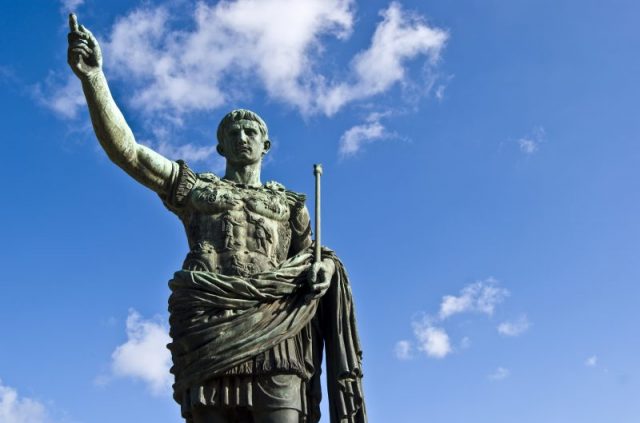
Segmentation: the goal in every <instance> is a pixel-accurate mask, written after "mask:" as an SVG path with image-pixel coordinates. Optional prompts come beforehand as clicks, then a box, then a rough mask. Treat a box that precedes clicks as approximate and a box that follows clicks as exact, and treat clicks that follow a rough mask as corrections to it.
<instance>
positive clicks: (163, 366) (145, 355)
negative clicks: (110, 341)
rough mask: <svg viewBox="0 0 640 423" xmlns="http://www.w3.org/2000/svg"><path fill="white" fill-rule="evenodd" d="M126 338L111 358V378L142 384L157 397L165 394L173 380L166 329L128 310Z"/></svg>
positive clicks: (159, 323) (160, 324)
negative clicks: (134, 380)
mask: <svg viewBox="0 0 640 423" xmlns="http://www.w3.org/2000/svg"><path fill="white" fill-rule="evenodd" d="M127 338H128V339H127V342H125V343H124V344H122V345H120V346H118V347H117V348H116V349H115V351H114V352H113V354H112V355H111V358H112V363H111V369H112V372H113V374H114V376H118V377H130V378H133V379H137V380H141V381H143V382H145V383H146V384H147V386H148V387H149V389H150V390H151V392H152V393H153V394H156V395H160V394H166V393H168V392H169V388H170V387H171V383H172V376H171V374H170V373H169V369H170V367H171V354H170V353H169V350H168V349H167V347H166V345H167V344H168V343H169V342H171V338H170V337H169V334H168V329H167V327H166V326H165V325H164V324H163V323H162V322H161V321H159V320H158V319H155V320H144V319H143V318H142V317H141V316H140V314H139V313H138V312H136V311H135V310H130V311H129V315H128V317H127Z"/></svg>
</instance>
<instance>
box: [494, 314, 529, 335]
mask: <svg viewBox="0 0 640 423" xmlns="http://www.w3.org/2000/svg"><path fill="white" fill-rule="evenodd" d="M529 327H531V323H530V322H529V319H528V318H527V316H526V315H525V314H523V315H521V316H520V317H518V318H517V319H516V320H510V321H506V322H502V323H500V324H499V325H498V333H500V334H501V335H504V336H518V335H521V334H523V333H525V332H526V331H527V330H528V329H529Z"/></svg>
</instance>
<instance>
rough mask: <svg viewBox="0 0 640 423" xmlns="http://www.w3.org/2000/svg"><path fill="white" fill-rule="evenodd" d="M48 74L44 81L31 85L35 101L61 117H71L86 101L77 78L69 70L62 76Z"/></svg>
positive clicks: (75, 114)
mask: <svg viewBox="0 0 640 423" xmlns="http://www.w3.org/2000/svg"><path fill="white" fill-rule="evenodd" d="M60 79H61V78H60V77H59V76H57V75H55V74H53V73H52V74H50V75H49V76H48V77H47V79H46V80H45V82H44V83H41V84H36V85H35V86H34V87H32V94H33V96H34V97H35V99H36V101H38V102H39V103H40V104H42V105H43V106H45V107H46V108H48V109H49V110H51V111H53V112H54V113H55V114H56V115H58V116H59V117H61V118H63V119H73V118H75V117H76V116H77V115H78V112H79V111H80V109H81V108H82V107H83V106H85V105H86V104H87V103H86V101H85V98H84V94H83V93H82V86H81V84H80V81H79V80H78V78H77V77H76V76H75V75H73V74H72V73H71V71H69V74H68V75H66V76H65V77H64V78H62V82H61V81H60Z"/></svg>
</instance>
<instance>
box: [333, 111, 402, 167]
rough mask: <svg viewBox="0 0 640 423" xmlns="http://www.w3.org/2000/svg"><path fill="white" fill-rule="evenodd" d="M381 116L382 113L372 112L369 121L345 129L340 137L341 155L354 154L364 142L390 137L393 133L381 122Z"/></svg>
mask: <svg viewBox="0 0 640 423" xmlns="http://www.w3.org/2000/svg"><path fill="white" fill-rule="evenodd" d="M380 117H381V115H380V114H378V113H372V114H371V115H369V117H368V118H367V122H365V123H363V124H361V125H356V126H353V127H351V128H349V129H348V130H347V131H345V133H344V134H342V136H341V137H340V149H339V153H340V155H341V156H342V157H348V156H353V155H354V154H356V153H357V152H358V151H360V149H361V148H362V146H363V145H364V144H369V143H372V142H374V141H377V140H381V139H384V138H388V137H390V136H391V134H389V133H388V132H387V130H386V128H385V127H384V126H383V125H382V124H381V123H380Z"/></svg>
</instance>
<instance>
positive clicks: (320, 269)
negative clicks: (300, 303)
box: [307, 259, 336, 300]
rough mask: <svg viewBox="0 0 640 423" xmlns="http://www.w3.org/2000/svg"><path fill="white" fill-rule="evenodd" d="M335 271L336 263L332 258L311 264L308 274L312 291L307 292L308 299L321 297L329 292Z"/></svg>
mask: <svg viewBox="0 0 640 423" xmlns="http://www.w3.org/2000/svg"><path fill="white" fill-rule="evenodd" d="M335 271H336V265H335V263H334V262H333V260H331V259H324V260H322V261H321V262H316V263H313V264H312V265H311V267H310V268H309V273H308V274H307V281H308V282H309V288H310V290H311V292H310V293H309V294H307V300H311V299H315V298H320V297H322V296H323V295H324V293H325V292H327V289H329V285H331V279H332V278H333V274H334V273H335Z"/></svg>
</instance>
